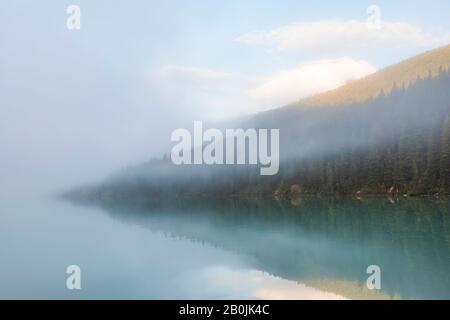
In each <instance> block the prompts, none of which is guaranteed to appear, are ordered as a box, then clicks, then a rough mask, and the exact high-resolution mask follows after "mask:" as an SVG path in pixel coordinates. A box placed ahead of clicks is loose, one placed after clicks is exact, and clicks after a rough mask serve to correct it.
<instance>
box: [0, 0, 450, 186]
mask: <svg viewBox="0 0 450 320" xmlns="http://www.w3.org/2000/svg"><path fill="white" fill-rule="evenodd" d="M71 4H75V5H79V6H80V9H81V29H80V30H68V29H67V27H66V19H67V17H68V15H67V13H66V8H67V6H68V5H71ZM372 4H375V5H377V6H379V8H380V10H381V26H382V29H381V30H375V31H374V30H371V31H368V30H366V29H365V28H366V20H367V18H368V14H367V12H366V10H367V8H368V7H369V5H372ZM448 12H450V2H449V1H444V0H442V1H377V2H374V1H339V2H337V1H298V0H297V1H291V0H283V1H263V0H258V1H256V0H228V1H212V0H210V1H201V0H196V1H181V0H179V1H143V0H142V1H107V0H103V1H100V0H96V1H92V0H91V1H87V0H77V1H76V0H73V1H60V0H53V1H32V0H28V1H22V0H3V1H1V3H0V70H1V72H0V96H1V103H0V147H1V149H2V150H3V151H4V154H5V155H6V156H3V157H2V159H1V160H0V168H2V169H0V170H3V171H4V172H0V173H4V174H7V173H9V172H14V173H15V174H16V173H17V172H21V173H22V175H23V176H24V177H25V176H27V175H29V174H31V173H36V172H35V170H34V169H33V168H35V167H36V164H40V166H41V170H40V174H42V172H44V173H45V172H46V171H45V168H47V171H48V172H52V173H54V172H55V170H56V172H60V173H61V174H67V172H68V171H70V172H72V173H73V175H74V176H75V177H76V178H77V179H78V178H79V179H86V176H88V177H90V178H92V179H94V178H95V177H96V176H97V175H98V174H106V173H107V172H109V171H111V170H113V169H114V168H117V167H118V166H122V165H127V164H130V163H138V162H140V161H142V160H144V159H148V158H149V157H152V156H157V155H160V154H161V153H162V152H164V151H165V150H166V148H167V144H168V143H169V141H170V140H169V138H170V132H171V131H172V130H173V129H174V128H177V127H179V126H181V125H183V126H184V125H188V124H189V123H192V121H193V120H194V119H196V120H208V119H223V118H226V117H230V116H235V115H240V114H247V113H253V112H258V111H261V110H265V109H267V108H274V107H278V106H281V105H283V104H286V103H289V102H291V101H292V100H297V99H300V98H302V97H304V96H308V95H311V94H314V93H316V92H320V91H323V90H327V89H331V88H334V87H336V86H338V85H340V84H342V83H345V82H346V81H348V80H350V79H354V78H358V77H361V76H364V75H366V74H368V73H371V72H374V71H375V70H376V69H379V68H381V67H384V66H387V65H389V64H392V63H395V62H398V61H400V60H402V59H404V58H406V57H409V56H412V55H415V54H417V53H420V52H422V51H425V50H428V49H431V48H433V47H438V46H440V45H444V44H446V43H450V36H449V35H450V19H448ZM31 160H32V161H31ZM44 164H45V165H44ZM66 180H67V179H66Z"/></svg>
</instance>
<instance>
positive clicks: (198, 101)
mask: <svg viewBox="0 0 450 320" xmlns="http://www.w3.org/2000/svg"><path fill="white" fill-rule="evenodd" d="M257 83H259V82H258V79H254V78H252V77H247V76H245V75H241V74H237V73H229V72H223V71H218V70H212V69H207V68H197V67H186V66H165V67H162V68H161V69H159V70H157V71H156V72H153V73H152V76H151V84H152V86H153V87H154V88H157V90H156V92H157V93H158V95H159V96H161V97H162V99H163V100H164V101H165V103H166V104H167V105H169V106H170V107H171V108H175V109H176V110H177V112H179V113H182V114H183V116H184V117H187V118H191V117H193V118H197V119H220V118H223V117H228V116H234V115H238V114H246V113H251V112H254V111H257V110H258V109H257V107H256V105H255V104H254V101H253V100H252V98H251V97H249V96H246V95H244V90H245V89H246V88H250V87H251V86H252V85H256V84H257Z"/></svg>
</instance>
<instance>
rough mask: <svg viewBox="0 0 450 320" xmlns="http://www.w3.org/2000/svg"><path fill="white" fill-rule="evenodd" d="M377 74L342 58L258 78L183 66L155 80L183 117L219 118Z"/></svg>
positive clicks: (157, 75) (169, 68) (368, 66)
mask: <svg viewBox="0 0 450 320" xmlns="http://www.w3.org/2000/svg"><path fill="white" fill-rule="evenodd" d="M375 71H376V68H375V67H374V66H372V65H371V64H369V63H368V62H366V61H363V60H353V59H350V58H342V59H335V60H317V61H312V62H308V63H304V64H300V65H298V66H295V67H293V68H290V69H286V70H282V71H280V72H277V73H275V74H271V75H268V76H265V77H259V78H255V77H250V76H247V75H242V74H237V73H231V72H223V71H217V70H211V69H204V68H193V67H183V66H166V67H163V68H161V69H160V70H159V71H157V72H156V73H154V74H153V77H152V78H153V86H155V87H156V88H157V90H156V92H158V94H159V95H160V96H161V97H163V99H164V100H165V101H166V103H167V104H168V105H170V106H171V107H175V108H176V109H177V110H179V112H184V113H186V115H185V116H192V117H196V118H198V119H219V118H223V117H229V116H235V115H242V114H249V113H254V112H259V111H263V110H266V109H270V108H275V107H280V106H283V105H286V104H288V103H291V102H294V101H297V100H298V99H301V98H304V97H307V96H310V95H313V94H316V93H319V92H322V91H326V90H330V89H334V88H336V87H338V86H340V85H343V84H345V83H346V82H348V81H350V80H354V79H358V78H361V77H363V76H366V75H368V74H370V73H373V72H375ZM199 117H201V118H199Z"/></svg>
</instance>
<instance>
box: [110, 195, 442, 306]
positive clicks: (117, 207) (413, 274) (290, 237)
mask: <svg viewBox="0 0 450 320" xmlns="http://www.w3.org/2000/svg"><path fill="white" fill-rule="evenodd" d="M101 206H102V207H104V209H106V211H107V212H108V213H109V214H111V215H112V216H114V217H115V218H117V219H120V220H124V221H127V222H130V221H131V222H134V223H137V224H140V225H145V226H147V227H148V228H150V229H152V230H153V231H161V232H165V233H167V234H171V235H174V236H177V237H184V238H187V239H190V240H193V241H201V242H206V243H209V244H211V245H215V246H221V247H223V248H226V249H228V250H233V251H236V252H239V253H243V254H246V255H249V256H251V257H253V258H254V259H255V261H256V262H257V264H258V266H256V267H258V268H260V269H261V270H264V271H267V272H269V273H271V274H274V275H277V276H280V277H283V278H285V279H290V280H299V281H302V280H303V281H307V282H310V283H317V282H318V281H322V283H323V281H324V279H334V280H335V283H339V281H345V282H346V283H349V282H352V283H354V282H355V281H356V282H357V283H359V284H361V285H362V284H363V283H364V282H365V280H366V278H367V274H366V273H365V272H366V267H367V266H368V265H371V264H377V265H379V266H380V267H381V269H382V288H383V291H384V292H386V293H387V294H389V295H390V296H394V295H395V296H400V297H402V298H449V297H450V277H449V274H448V271H449V270H450V214H449V202H448V201H444V200H440V201H437V200H433V201H432V200H422V199H408V200H404V201H400V202H397V203H391V202H390V201H388V200H384V199H369V200H364V201H358V200H353V199H327V200H324V199H302V201H301V202H300V203H299V204H297V205H292V204H291V203H289V202H287V201H286V202H284V201H282V202H277V201H250V200H249V201H243V200H237V199H236V200H229V199H227V200H225V199H223V200H217V199H216V200H214V201H212V200H208V199H206V198H204V199H203V198H202V199H192V198H182V199H177V200H176V201H174V200H173V199H172V200H168V199H166V200H155V199H153V200H150V199H147V200H143V199H141V200H140V201H136V200H133V201H131V203H125V202H124V201H121V202H120V203H117V202H113V201H109V202H102V204H101ZM327 281H328V282H329V281H332V280H327ZM336 281H337V282H336ZM322 289H324V288H322Z"/></svg>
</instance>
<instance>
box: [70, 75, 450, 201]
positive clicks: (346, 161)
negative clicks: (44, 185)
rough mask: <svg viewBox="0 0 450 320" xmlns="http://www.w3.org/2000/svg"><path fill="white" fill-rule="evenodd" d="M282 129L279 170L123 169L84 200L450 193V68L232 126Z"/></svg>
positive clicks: (166, 161) (166, 165) (163, 165)
mask: <svg viewBox="0 0 450 320" xmlns="http://www.w3.org/2000/svg"><path fill="white" fill-rule="evenodd" d="M234 125H235V126H236V127H237V128H244V129H245V128H279V129H280V171H279V173H278V174H277V175H274V176H261V175H260V171H259V167H258V166H257V165H229V166H227V165H212V166H208V165H181V166H175V165H173V164H172V163H171V161H170V158H169V157H168V156H164V157H163V158H162V159H155V160H151V161H149V162H148V163H145V164H142V165H139V166H135V167H132V168H128V169H124V170H122V171H120V172H118V173H116V174H115V175H113V176H112V177H110V178H109V179H108V180H107V181H105V182H104V183H103V184H101V185H100V186H95V187H93V188H82V189H79V190H76V191H74V192H73V193H72V195H73V196H75V195H77V196H80V195H82V196H83V197H93V198H95V197H98V196H106V197H121V196H124V197H129V196H136V197H139V196H143V197H148V196H158V195H161V196H168V195H189V196H191V195H208V196H224V197H229V196H232V195H235V196H241V197H242V196H245V197H247V196H248V197H266V196H274V197H280V198H292V197H295V196H296V195H297V194H314V195H329V194H333V195H336V194H355V193H357V194H382V193H389V194H390V195H391V196H397V195H404V194H409V195H435V194H440V195H448V194H450V71H449V70H443V69H441V70H440V72H439V73H438V75H437V76H432V75H431V74H430V75H429V76H428V77H426V78H417V80H416V81H415V82H414V83H413V84H411V85H409V86H408V87H404V86H403V85H394V88H393V89H392V90H391V91H390V92H389V94H384V93H383V92H381V93H380V94H379V95H378V96H377V97H375V98H371V99H368V100H366V101H365V102H363V103H350V104H346V105H338V106H317V107H307V106H303V107H302V106H298V105H296V106H295V107H293V106H291V107H285V108H281V109H275V110H272V111H268V112H264V113H261V114H258V115H256V116H252V117H249V118H246V119H243V120H241V122H239V123H235V124H234Z"/></svg>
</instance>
